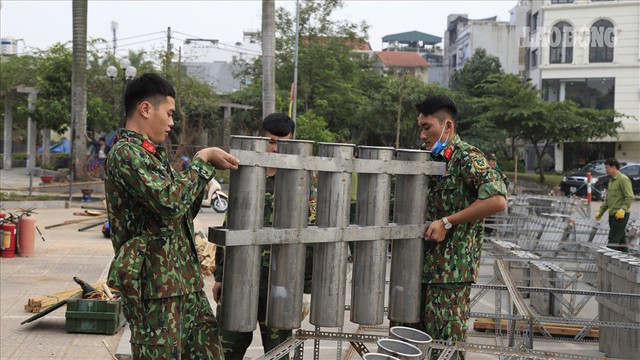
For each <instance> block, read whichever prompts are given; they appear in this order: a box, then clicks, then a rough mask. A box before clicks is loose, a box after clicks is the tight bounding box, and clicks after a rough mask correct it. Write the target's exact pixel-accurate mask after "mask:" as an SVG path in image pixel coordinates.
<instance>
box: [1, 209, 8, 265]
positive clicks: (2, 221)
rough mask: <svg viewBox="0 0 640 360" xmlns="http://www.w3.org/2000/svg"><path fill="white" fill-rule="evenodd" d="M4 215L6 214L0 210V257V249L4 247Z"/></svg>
mask: <svg viewBox="0 0 640 360" xmlns="http://www.w3.org/2000/svg"><path fill="white" fill-rule="evenodd" d="M5 217H7V214H6V213H4V212H2V211H0V257H2V249H4V244H3V241H2V224H4V218H5Z"/></svg>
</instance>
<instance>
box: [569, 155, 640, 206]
mask: <svg viewBox="0 0 640 360" xmlns="http://www.w3.org/2000/svg"><path fill="white" fill-rule="evenodd" d="M620 171H622V173H623V174H625V175H627V176H628V177H629V179H631V183H632V186H633V192H634V193H635V194H640V174H639V171H640V164H635V163H633V164H627V163H626V162H620ZM588 172H591V196H592V198H593V199H594V200H602V199H604V197H605V196H606V193H607V186H608V185H609V176H608V175H607V173H606V170H605V168H604V160H595V161H591V162H589V163H587V164H586V165H585V166H584V167H582V168H581V169H580V170H578V172H576V173H573V174H571V175H567V176H565V177H563V178H562V182H560V190H561V191H562V192H563V193H564V194H565V195H572V194H575V195H577V196H587V173H588Z"/></svg>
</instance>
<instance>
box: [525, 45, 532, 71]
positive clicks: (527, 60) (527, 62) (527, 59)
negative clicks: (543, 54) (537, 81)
mask: <svg viewBox="0 0 640 360" xmlns="http://www.w3.org/2000/svg"><path fill="white" fill-rule="evenodd" d="M524 69H525V70H526V71H529V70H531V49H527V50H525V52H524Z"/></svg>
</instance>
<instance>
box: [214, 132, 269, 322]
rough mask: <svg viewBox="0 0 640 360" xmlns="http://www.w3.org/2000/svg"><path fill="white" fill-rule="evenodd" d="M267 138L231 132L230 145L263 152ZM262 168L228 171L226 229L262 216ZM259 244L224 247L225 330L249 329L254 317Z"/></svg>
mask: <svg viewBox="0 0 640 360" xmlns="http://www.w3.org/2000/svg"><path fill="white" fill-rule="evenodd" d="M268 140H269V139H268V138H255V137H244V136H234V137H232V138H231V147H232V148H234V149H240V150H250V151H255V152H266V151H267V141H268ZM265 177H266V175H265V168H263V167H257V166H241V167H240V168H239V169H238V170H237V171H232V172H231V178H230V184H229V210H228V212H227V228H228V229H229V230H245V229H248V230H255V229H259V228H261V227H262V222H263V217H264V192H265V186H266V182H265ZM261 253H262V250H261V249H260V245H245V246H234V247H231V246H230V247H227V248H226V249H225V257H224V268H225V271H224V275H223V281H222V283H223V284H237V285H238V286H223V288H222V299H221V301H222V308H223V309H224V311H222V314H221V320H220V323H221V326H224V328H225V329H227V330H228V331H237V332H247V331H253V330H254V329H255V327H256V322H257V321H258V295H259V293H258V290H259V287H260V266H261Z"/></svg>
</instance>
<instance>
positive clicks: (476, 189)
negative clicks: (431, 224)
mask: <svg viewBox="0 0 640 360" xmlns="http://www.w3.org/2000/svg"><path fill="white" fill-rule="evenodd" d="M434 161H442V162H446V163H447V166H446V171H445V174H444V175H443V176H431V177H430V178H429V194H428V195H427V220H429V221H435V220H438V219H441V218H442V217H444V216H449V215H451V214H454V213H457V212H458V211H460V210H462V209H465V208H467V207H469V205H471V204H472V203H473V202H474V201H476V200H477V199H488V198H490V197H492V196H494V195H503V196H505V195H506V188H505V184H504V182H503V181H502V180H501V176H500V174H499V173H498V172H496V171H495V170H493V169H491V167H490V166H489V165H488V163H487V160H486V159H485V157H484V154H483V153H482V152H481V151H480V150H478V149H477V148H475V147H473V146H471V145H469V144H467V143H465V142H463V141H461V140H460V137H459V136H457V135H456V136H455V137H454V138H453V140H451V142H450V143H449V144H448V145H447V147H446V148H445V149H443V150H442V152H441V153H440V154H438V155H437V156H436V157H435V159H434ZM482 231H483V226H482V221H481V220H480V221H473V222H469V223H464V224H458V225H454V226H453V227H452V228H451V230H449V231H448V232H447V235H446V237H445V239H444V241H442V242H430V241H427V242H425V256H424V271H423V277H422V282H423V283H427V284H432V283H438V284H441V283H461V282H473V281H475V280H476V278H477V276H478V268H479V266H480V254H481V251H482Z"/></svg>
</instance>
